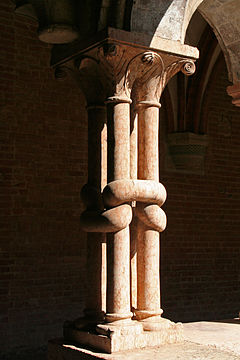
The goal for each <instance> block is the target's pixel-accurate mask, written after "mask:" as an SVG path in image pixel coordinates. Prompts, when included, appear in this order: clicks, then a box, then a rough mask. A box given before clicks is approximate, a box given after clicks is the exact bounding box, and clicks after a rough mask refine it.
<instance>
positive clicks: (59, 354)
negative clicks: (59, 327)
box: [48, 319, 184, 360]
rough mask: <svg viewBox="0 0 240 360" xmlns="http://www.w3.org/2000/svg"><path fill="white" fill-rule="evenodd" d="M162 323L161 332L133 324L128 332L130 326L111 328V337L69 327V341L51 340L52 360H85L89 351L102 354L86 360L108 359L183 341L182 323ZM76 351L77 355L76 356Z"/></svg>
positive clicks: (109, 333) (66, 332) (49, 351)
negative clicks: (115, 355)
mask: <svg viewBox="0 0 240 360" xmlns="http://www.w3.org/2000/svg"><path fill="white" fill-rule="evenodd" d="M161 321H162V329H161V331H144V330H142V325H141V324H139V322H137V321H132V324H131V325H129V328H128V329H126V326H124V328H123V329H122V330H121V327H120V326H116V329H113V326H112V325H111V326H110V327H111V329H109V332H108V334H107V335H102V334H97V333H96V332H93V331H91V332H90V331H83V330H77V329H75V328H71V327H69V328H65V339H68V340H63V339H61V340H52V341H50V342H49V349H48V359H49V360H60V359H61V360H62V359H64V360H65V359H66V360H68V359H85V357H83V354H85V353H86V351H87V350H84V349H94V352H95V351H99V354H101V356H100V357H86V359H88V358H89V359H92V358H100V359H108V358H109V357H104V353H108V354H111V353H116V352H119V351H125V350H133V349H142V348H146V347H157V346H159V345H163V344H171V343H177V342H181V341H183V339H184V337H183V326H182V324H181V323H177V324H175V323H173V322H171V321H169V320H167V319H161ZM70 339H71V340H70ZM76 344H81V345H76ZM70 350H71V351H70ZM73 350H74V354H75V355H73ZM74 356H75V357H74ZM111 359H112V357H111Z"/></svg>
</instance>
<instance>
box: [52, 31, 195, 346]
mask: <svg viewBox="0 0 240 360" xmlns="http://www.w3.org/2000/svg"><path fill="white" fill-rule="evenodd" d="M131 36H133V39H132V43H130V38H129V37H131ZM134 36H135V35H132V34H129V33H126V32H124V31H116V30H114V29H110V30H108V36H107V37H106V38H105V39H101V37H100V35H99V38H98V42H97V43H96V44H93V43H92V42H90V43H89V46H88V47H87V48H86V49H84V48H83V49H80V50H79V51H77V53H75V54H72V55H71V54H68V58H71V60H69V61H68V62H70V63H74V64H76V63H79V64H80V70H79V73H80V74H81V76H79V77H78V80H79V84H80V86H81V87H82V89H83V92H84V93H85V95H86V94H87V95H86V99H87V105H88V119H89V135H88V143H89V161H88V166H89V176H88V183H87V185H86V186H84V188H83V190H82V199H83V201H84V203H85V205H86V210H85V211H84V212H83V214H82V216H81V219H80V221H81V226H82V228H83V230H85V231H87V232H88V233H89V235H88V269H87V270H88V271H89V272H90V274H89V278H88V281H89V282H90V284H89V290H88V297H89V299H87V303H88V309H86V310H85V313H86V314H87V316H86V318H92V319H93V323H95V324H97V326H96V332H95V331H94V332H92V330H93V328H92V327H91V326H90V327H89V326H88V327H86V324H88V325H89V323H88V322H86V321H85V322H84V321H82V320H78V321H75V323H74V324H73V326H72V327H71V328H70V329H69V331H68V332H67V334H68V338H71V340H74V341H75V342H78V343H80V344H81V343H82V344H85V345H90V346H93V347H96V348H98V349H101V350H104V351H106V352H115V351H119V350H127V349H134V348H141V347H146V346H157V345H160V344H163V343H166V342H176V341H179V340H181V339H182V332H181V327H179V326H178V325H176V324H174V323H172V322H170V321H169V320H166V319H162V318H161V314H162V310H161V307H160V282H159V281H160V280H159V279H160V276H159V247H160V244H159V232H161V231H163V230H164V229H165V227H166V215H165V213H164V212H163V210H162V209H161V206H162V205H163V203H164V202H165V200H166V190H165V188H164V186H163V185H162V184H160V183H159V160H158V156H159V146H158V141H159V135H158V132H159V107H160V103H159V99H160V96H161V93H162V91H163V89H164V87H165V85H166V84H167V82H168V80H169V79H170V78H171V77H172V76H174V75H175V74H176V73H177V72H178V71H183V72H184V73H186V74H188V75H190V74H191V73H193V72H194V70H195V67H194V64H193V60H194V59H195V58H196V57H197V51H195V50H194V49H193V48H190V47H188V46H183V45H180V44H176V43H175V42H173V43H171V42H169V41H165V40H163V39H160V40H159V43H157V42H156V41H155V49H154V50H151V49H150V50H149V49H148V48H147V44H148V43H149V42H148V41H147V42H146V44H140V43H139V38H138V37H134ZM134 41H135V42H134ZM170 45H171V46H170ZM55 55H56V54H55ZM58 61H60V62H63V59H59V60H58ZM93 64H94V65H93ZM78 67H79V66H78ZM96 77H97V81H95V82H94V83H92V84H91V86H89V83H88V82H87V79H90V80H92V79H95V78H96ZM84 79H85V80H86V82H85V84H88V85H87V86H86V85H85V86H83V85H82V83H84ZM103 104H105V105H104V106H105V107H106V113H107V164H105V165H106V166H105V165H104V166H103V170H100V168H99V163H100V162H101V159H100V158H101V157H102V156H103V157H105V155H103V153H105V150H103V149H102V146H100V142H99V141H100V138H101V135H100V132H101V128H102V126H103V124H104V121H105V120H104V117H105V115H104V114H105V112H104V108H103ZM130 106H132V111H130ZM95 139H96V141H95ZM100 154H101V155H100ZM101 164H102V162H101ZM106 174H107V178H106ZM100 178H101V180H100ZM103 179H105V180H104V181H103ZM101 191H102V193H100V192H101ZM132 208H134V211H133V210H132ZM133 217H134V221H133V226H132V230H131V237H132V240H133V243H132V246H130V241H131V239H130V232H129V225H130V224H131V222H132V220H133ZM104 234H107V295H106V298H107V300H106V313H105V315H104V317H102V316H101V315H102V310H103V308H104V306H103V304H102V303H101V301H102V300H101V299H102V298H103V297H102V296H99V294H97V293H98V292H100V291H101V289H102V286H100V285H99V282H100V281H101V280H100V277H99V273H100V272H101V271H102V269H100V267H101V259H102V255H101V246H100V244H101V243H102V242H103V239H104ZM135 241H136V242H137V247H135ZM130 250H131V251H132V252H134V253H135V252H136V254H137V272H136V271H135V270H134V269H132V277H134V276H136V273H137V279H135V281H132V289H131V281H130V280H131V279H130ZM132 259H133V260H132V265H136V264H135V263H134V261H135V257H133V256H132ZM95 261H96V263H94V262H95ZM95 273H96V274H97V276H95ZM101 279H102V277H101ZM133 280H134V279H133ZM136 283H137V299H136V298H135V285H136ZM92 285H93V286H92ZM131 296H132V301H131ZM131 303H132V304H134V305H135V304H136V305H135V306H133V307H132V309H131ZM135 307H136V308H135ZM84 324H85V325H84ZM83 325H84V326H83ZM86 330H87V331H86ZM149 330H150V331H149ZM160 332H161V333H160Z"/></svg>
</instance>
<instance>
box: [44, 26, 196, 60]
mask: <svg viewBox="0 0 240 360" xmlns="http://www.w3.org/2000/svg"><path fill="white" fill-rule="evenodd" d="M111 42H114V43H115V44H122V45H130V46H131V47H136V48H140V49H142V51H146V50H149V49H151V50H153V51H156V52H162V53H167V54H172V55H176V56H179V57H187V58H189V59H192V60H196V59H198V57H199V51H198V49H197V48H195V47H191V46H189V45H183V44H181V43H180V42H179V41H173V40H167V39H163V38H161V37H159V36H154V38H153V37H151V36H150V35H148V34H142V33H136V32H129V31H124V30H119V29H114V28H111V27H108V28H106V29H104V30H102V31H99V32H98V33H96V34H95V35H94V36H92V37H89V38H87V39H86V40H84V41H83V40H81V41H75V42H73V43H71V44H65V45H55V46H53V49H52V57H51V65H52V66H56V65H59V64H61V63H63V62H66V61H68V60H70V59H72V58H75V57H78V56H79V55H80V54H81V53H83V52H86V51H89V50H91V48H93V47H96V46H97V45H98V46H99V45H100V44H104V43H111Z"/></svg>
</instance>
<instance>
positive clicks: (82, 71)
mask: <svg viewBox="0 0 240 360" xmlns="http://www.w3.org/2000/svg"><path fill="white" fill-rule="evenodd" d="M96 40H97V41H96V42H95V43H94V40H93V39H90V40H89V44H87V43H84V44H83V45H81V44H79V45H74V47H73V48H69V49H67V50H66V51H65V55H64V53H63V55H62V54H57V53H55V52H53V58H52V64H53V66H56V65H59V64H61V66H62V64H64V63H65V62H68V63H69V62H71V63H72V64H73V68H74V71H76V73H75V76H76V78H77V79H78V82H79V84H80V87H81V89H82V90H83V92H84V94H85V96H86V99H87V102H88V103H89V102H90V103H91V102H92V99H93V100H94V101H95V102H99V101H100V102H103V101H106V100H107V99H109V98H111V99H117V98H119V99H122V100H124V99H126V101H129V99H130V98H131V97H132V91H133V89H134V91H135V90H136V96H135V95H134V96H135V100H136V101H137V102H139V101H141V102H142V101H151V102H154V103H158V102H159V99H160V96H161V94H162V91H163V89H164V87H165V86H166V84H167V83H168V81H169V80H170V78H171V77H173V76H174V75H175V74H176V73H177V72H178V71H182V72H183V73H184V74H186V75H191V74H193V73H194V71H195V65H194V61H195V60H196V58H197V57H198V56H197V53H196V51H195V50H196V49H194V48H190V47H187V46H184V45H182V46H181V49H179V48H178V46H177V45H176V43H175V42H174V43H169V42H168V43H167V45H169V52H168V51H167V48H166V44H165V42H164V41H161V42H159V44H156V46H155V48H154V49H151V48H148V46H146V44H145V43H143V44H142V45H141V44H140V41H139V39H138V38H137V37H136V34H132V33H128V32H125V31H121V30H119V31H118V30H116V29H111V28H109V29H107V34H106V36H105V38H104V33H102V34H99V36H96ZM175 49H177V51H176V53H174V50H175ZM190 50H191V51H190ZM54 51H55V50H54ZM69 59H71V60H69ZM73 68H72V69H73ZM76 74H77V75H76ZM58 76H59V75H58ZM60 77H61V74H60V76H59V78H60ZM94 93H95V95H94ZM94 97H95V99H94Z"/></svg>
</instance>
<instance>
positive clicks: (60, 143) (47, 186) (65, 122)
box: [0, 1, 87, 357]
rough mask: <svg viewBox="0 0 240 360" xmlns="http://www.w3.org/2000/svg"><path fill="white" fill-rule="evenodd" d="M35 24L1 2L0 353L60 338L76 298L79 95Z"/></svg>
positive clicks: (82, 124) (80, 262)
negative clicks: (57, 75)
mask: <svg viewBox="0 0 240 360" xmlns="http://www.w3.org/2000/svg"><path fill="white" fill-rule="evenodd" d="M36 30H37V24H35V23H34V22H32V21H31V20H28V19H26V18H23V17H21V16H16V15H15V14H14V11H13V6H12V4H11V2H10V1H3V2H1V4H0V48H1V51H0V159H1V160H0V280H1V281H0V353H1V352H2V353H5V352H7V351H10V350H14V349H15V350H14V351H15V352H16V351H20V350H21V349H24V348H31V347H32V348H33V347H38V346H40V345H42V344H46V342H47V340H48V339H49V338H51V337H55V336H60V335H61V329H62V323H63V321H64V320H66V319H68V318H70V319H73V318H76V317H77V316H79V315H80V314H81V311H82V308H83V300H84V289H85V285H84V280H85V248H86V244H85V235H84V234H83V233H82V232H81V230H80V228H79V215H80V213H81V211H82V205H81V201H80V195H79V194H80V189H81V187H82V185H83V184H84V182H85V181H86V175H87V166H86V165H87V132H86V130H87V124H86V116H85V107H84V106H85V105H84V99H83V96H82V94H81V93H80V91H79V89H78V87H77V86H75V84H74V83H73V82H71V81H70V80H66V81H65V82H58V81H56V80H55V79H54V73H53V71H52V70H51V69H50V67H49V61H50V47H48V46H47V45H45V44H43V43H41V42H40V41H39V40H38V38H37V35H36ZM0 357H1V356H0Z"/></svg>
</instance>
